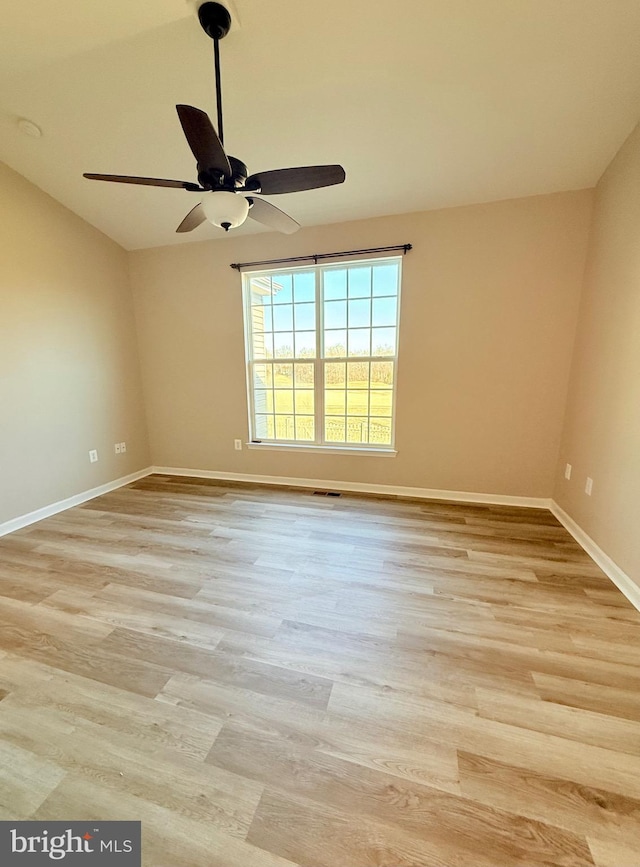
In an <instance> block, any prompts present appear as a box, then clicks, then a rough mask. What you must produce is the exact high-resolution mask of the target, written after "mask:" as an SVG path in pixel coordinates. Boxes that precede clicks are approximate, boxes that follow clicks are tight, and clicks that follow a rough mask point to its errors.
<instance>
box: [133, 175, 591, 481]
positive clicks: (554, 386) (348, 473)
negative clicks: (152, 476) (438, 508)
mask: <svg viewBox="0 0 640 867" xmlns="http://www.w3.org/2000/svg"><path fill="white" fill-rule="evenodd" d="M292 202H293V199H292ZM591 204H592V193H591V192H590V191H580V192H574V193H560V194H554V195H548V196H538V197H533V198H527V199H518V200H513V201H505V202H497V203H493V204H488V205H480V206H473V207H465V208H455V209H450V210H444V211H432V212H427V213H417V214H407V215H403V216H399V217H388V218H384V219H372V220H366V221H361V222H354V223H344V224H340V225H331V226H320V227H314V228H309V229H303V230H302V231H300V232H299V233H297V234H296V235H294V236H282V235H275V234H271V233H269V234H262V235H253V236H245V237H242V236H236V237H235V238H234V237H229V238H228V239H224V240H220V241H203V242H201V243H196V244H189V245H186V246H173V247H165V248H158V249H155V250H144V251H139V252H136V253H132V254H131V255H130V266H131V277H132V284H133V288H134V295H135V303H136V316H137V323H138V335H139V345H140V353H141V361H142V370H143V381H144V388H145V397H146V402H147V412H148V419H149V428H150V436H151V451H152V460H153V463H154V464H155V465H158V466H171V467H185V468H192V469H202V470H217V471H226V472H233V473H249V474H260V475H276V476H287V477H297V478H315V479H333V480H341V481H356V482H368V483H374V484H389V485H400V486H415V487H426V488H438V489H447V490H457V491H474V492H480V493H490V494H507V495H516V496H528V497H549V496H551V493H552V489H553V482H554V474H555V468H556V463H557V456H558V449H559V445H560V434H561V427H562V417H563V411H564V406H565V399H566V390H567V383H568V376H569V368H570V361H571V350H572V345H573V336H574V333H575V324H576V319H577V312H578V307H579V297H580V292H581V285H582V277H583V271H584V261H585V255H586V243H587V235H588V225H589V221H590V214H591ZM208 231H209V232H210V233H213V230H211V229H209V230H208ZM206 232H207V230H206V229H205V230H204V233H206ZM405 242H410V243H412V244H413V245H414V250H413V251H412V252H411V253H409V255H408V256H406V258H405V259H404V279H403V288H402V314H401V329H400V335H401V336H400V361H399V373H398V407H397V441H396V446H397V449H398V456H397V458H382V457H362V456H357V457H350V456H341V455H326V454H316V455H313V454H292V453H291V452H287V453H284V454H282V453H275V452H273V451H265V452H257V451H255V450H247V449H245V450H243V451H242V452H236V451H234V448H233V440H234V438H242V439H243V441H244V440H246V438H247V404H246V386H245V366H244V349H243V322H242V300H241V284H240V277H239V276H238V274H237V272H236V271H233V270H232V269H231V268H230V267H229V264H230V263H231V262H237V261H248V260H256V259H270V258H274V257H277V256H291V255H300V254H305V253H310V252H323V251H324V252H330V251H333V250H344V249H354V248H363V247H372V246H378V245H386V244H397V243H405Z"/></svg>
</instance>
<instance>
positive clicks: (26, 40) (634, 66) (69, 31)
mask: <svg viewBox="0 0 640 867" xmlns="http://www.w3.org/2000/svg"><path fill="white" fill-rule="evenodd" d="M235 6H236V8H237V10H238V12H239V16H240V22H241V27H240V29H236V30H234V31H232V33H230V34H229V36H228V37H227V38H226V39H225V40H224V42H223V43H222V45H221V50H222V74H223V87H224V112H225V114H224V116H225V136H226V145H227V150H228V151H229V152H230V153H231V154H233V155H234V156H237V157H239V158H241V159H242V160H244V162H245V163H247V164H248V166H249V170H250V171H252V172H255V171H259V170H262V169H270V168H280V167H284V166H289V165H293V166H295V165H306V164H313V163H325V162H327V163H333V162H339V163H342V165H344V167H345V169H346V171H347V181H346V183H345V184H343V185H342V186H339V187H333V188H328V189H324V190H317V191H310V192H307V193H295V194H292V195H289V196H278V197H274V198H272V199H271V201H272V202H273V203H274V204H277V205H278V206H279V207H282V208H284V209H285V210H287V211H288V212H289V213H291V215H292V216H293V217H295V218H296V219H297V220H298V221H299V222H300V223H302V224H303V225H314V224H319V223H332V222H340V221H343V220H351V219H358V218H364V217H369V216H380V215H384V214H394V213H402V212H406V211H417V210H424V209H429V208H440V207H447V206H452V205H460V204H467V203H471V202H483V201H492V200H496V199H504V198H513V197H517V196H525V195H533V194H538V193H546V192H552V191H558V190H567V189H579V188H583V187H589V186H593V185H594V184H595V183H596V181H597V180H598V178H599V176H600V175H601V174H602V172H603V170H604V169H605V168H606V166H607V164H608V162H609V161H610V160H611V158H612V157H613V155H614V154H615V152H616V150H617V149H618V147H619V146H620V145H621V143H622V141H623V140H624V138H625V137H626V136H627V134H628V133H629V132H630V130H631V129H632V128H633V126H634V125H635V123H636V122H637V120H638V116H639V115H640V2H638V0H396V2H395V3H390V2H389V0H385V2H382V0H347V2H345V0H342V2H340V0H322V2H319V0H315V2H309V0H236V2H235ZM2 19H3V21H2V29H1V31H0V159H2V160H4V161H5V162H7V163H8V164H9V165H10V166H12V167H13V168H14V169H16V170H17V171H18V172H20V173H21V174H23V175H24V176H25V177H27V178H28V179H29V180H31V181H33V182H34V183H35V184H37V185H38V186H39V187H41V188H42V189H44V190H46V191H47V192H48V193H50V194H51V195H52V196H54V197H55V198H56V199H58V200H59V201H61V202H62V203H63V204H65V205H67V206H68V207H69V208H71V210H73V211H75V212H76V213H77V214H79V215H80V216H82V217H84V218H85V219H86V220H88V221H89V222H90V223H92V224H93V225H94V226H97V227H98V228H99V229H101V230H102V231H103V232H105V233H106V234H107V235H110V236H111V237H112V238H114V239H115V240H116V241H118V242H119V243H120V244H122V246H123V247H126V248H127V249H137V248H141V247H150V246H157V245H162V244H170V243H180V242H185V241H195V240H202V239H204V238H207V237H211V238H215V237H220V236H221V235H222V232H221V230H218V229H215V228H214V227H213V226H210V225H208V224H205V225H203V226H201V227H200V228H199V229H197V230H195V231H194V232H193V233H191V234H189V235H186V236H184V235H181V236H177V235H176V234H175V232H174V230H175V227H176V226H177V225H178V223H179V222H180V220H181V219H182V217H183V216H184V214H185V213H186V212H187V211H188V210H189V208H190V207H192V206H193V204H195V202H196V198H195V194H193V193H187V192H184V191H182V190H167V189H154V188H145V187H129V186H119V185H116V184H101V183H98V182H95V181H88V180H85V179H83V178H82V172H84V171H92V172H107V173H119V174H140V175H154V176H158V177H168V178H179V179H184V180H195V166H194V162H193V158H192V156H191V152H190V150H189V148H188V146H187V144H186V142H185V141H184V139H183V137H182V132H181V129H180V125H179V122H178V119H177V116H176V113H175V108H174V106H175V104H176V103H178V102H186V103H191V104H193V105H196V106H198V107H200V108H204V109H205V110H206V111H208V112H209V113H210V115H211V116H212V118H215V96H214V82H213V71H212V46H211V42H210V40H209V39H208V38H207V37H206V36H205V35H204V33H203V32H202V31H201V29H200V26H199V24H198V23H197V20H196V18H195V16H194V14H193V12H192V9H191V7H190V6H189V5H188V4H187V3H186V2H185V0H153V2H150V0H108V2H105V0H101V2H98V0H56V2H54V3H51V0H29V2H28V3H11V4H4V8H3V11H2ZM19 117H26V118H29V119H30V120H32V121H34V122H35V123H37V124H38V125H40V126H41V128H42V130H43V132H44V135H43V137H42V138H41V139H31V138H28V137H27V136H25V135H24V134H23V133H21V132H20V131H19V130H18V128H17V119H18V118H19ZM236 231H237V232H242V233H247V232H249V231H261V227H259V226H258V224H256V223H252V222H251V221H248V222H247V224H245V226H243V227H242V228H241V229H239V230H236Z"/></svg>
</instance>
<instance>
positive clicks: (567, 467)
mask: <svg viewBox="0 0 640 867" xmlns="http://www.w3.org/2000/svg"><path fill="white" fill-rule="evenodd" d="M564 477H565V479H570V478H571V464H565V468H564Z"/></svg>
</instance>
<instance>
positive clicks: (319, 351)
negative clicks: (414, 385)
mask: <svg viewBox="0 0 640 867" xmlns="http://www.w3.org/2000/svg"><path fill="white" fill-rule="evenodd" d="M381 262H385V263H391V262H392V263H394V264H397V266H398V289H397V295H396V296H395V297H396V299H397V301H396V321H395V323H394V326H395V329H396V347H395V348H396V352H395V355H370V356H362V355H357V356H353V355H352V356H346V357H344V358H343V357H336V356H327V357H325V356H324V345H323V343H324V298H323V281H322V274H323V273H324V272H326V271H329V270H332V269H334V270H340V269H344V268H349V267H354V266H356V267H357V266H363V265H375V264H378V265H379V264H380V263H381ZM301 272H306V273H313V274H314V279H315V305H316V308H315V309H316V319H315V332H316V357H315V358H295V357H294V358H275V356H274V357H272V358H266V359H264V358H259V359H254V358H253V357H252V355H253V334H252V318H251V306H252V305H251V289H250V282H251V280H252V279H255V278H257V277H258V278H259V277H271V276H272V275H274V274H287V273H291V274H294V273H301ZM242 295H243V312H244V342H245V369H246V378H247V405H248V412H249V419H248V422H249V442H248V443H246V445H247V447H248V448H250V449H259V450H275V451H282V450H291V451H300V452H315V453H318V452H327V453H331V454H350V455H352V454H364V455H367V454H368V455H378V456H386V457H395V455H396V454H397V451H396V449H395V441H396V409H397V380H398V356H399V342H400V304H401V296H402V256H384V257H376V258H373V259H356V260H353V259H352V260H350V261H348V262H330V263H327V264H324V265H309V266H305V265H297V266H292V267H289V268H287V267H281V268H269V269H266V270H257V271H243V272H242ZM375 297H376V296H373V295H371V296H370V298H371V301H372V303H373V298H375ZM379 297H392V296H379ZM347 300H348V299H347ZM292 303H293V304H294V306H295V302H294V301H293V299H292ZM347 309H348V308H347ZM347 316H348V313H347ZM394 326H388V327H394ZM373 327H374V326H373V325H371V326H369V328H370V329H371V328H373ZM383 327H386V326H383ZM347 329H348V319H347ZM356 361H360V362H369V363H371V362H376V361H391V362H393V384H392V387H391V391H392V405H391V442H390V443H385V444H380V445H377V444H375V443H348V442H347V443H345V442H332V441H329V442H328V441H326V440H325V439H324V423H325V417H324V366H325V364H326V363H332V362H356ZM264 363H267V364H270V363H273V364H276V363H279V364H294V365H295V364H296V363H298V364H300V363H302V364H313V365H314V389H313V390H314V420H315V425H314V428H315V433H316V438H315V440H313V441H312V440H288V439H275V438H274V439H257V437H256V433H255V417H256V413H255V399H254V382H255V380H254V375H253V365H255V364H264ZM346 390H348V388H347V389H346ZM294 391H295V388H294ZM370 392H371V389H370V388H369V393H370ZM363 418H367V419H369V418H370V415H367V416H363Z"/></svg>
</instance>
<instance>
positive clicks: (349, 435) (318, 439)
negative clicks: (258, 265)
mask: <svg viewBox="0 0 640 867" xmlns="http://www.w3.org/2000/svg"><path fill="white" fill-rule="evenodd" d="M376 266H378V267H380V266H382V268H385V267H386V268H390V267H393V268H394V271H395V273H394V277H395V292H387V293H386V294H380V291H379V288H378V287H377V286H376V275H377V273H379V272H377V268H376ZM382 268H381V270H382ZM355 269H358V270H360V271H362V270H365V269H366V270H368V271H369V277H368V287H369V288H368V292H369V294H368V295H366V296H365V295H363V294H361V290H358V287H356V289H355V290H353V291H350V287H349V283H350V280H351V279H352V278H351V274H352V272H353V271H354V270H355ZM335 271H344V272H345V276H346V286H345V293H346V294H344V295H340V297H339V298H338V297H337V296H331V297H330V298H329V299H328V301H331V300H332V299H333V300H342V301H346V302H347V303H346V308H347V322H346V325H347V328H346V329H334V330H345V331H346V336H347V340H346V341H345V352H346V353H347V355H345V356H327V355H325V328H324V309H325V303H326V302H325V301H324V296H325V293H324V281H325V277H326V275H327V274H330V273H331V272H335ZM285 273H286V272H283V271H278V272H277V273H276V272H268V273H262V274H259V273H252V274H247V275H245V279H246V281H247V282H246V283H245V286H246V287H247V291H246V292H245V298H246V304H247V308H246V310H247V312H246V316H245V326H246V337H247V339H246V344H245V345H246V350H247V356H248V357H247V362H248V365H247V373H248V391H249V412H250V417H249V424H250V430H251V438H252V439H260V440H262V441H266V442H275V443H279V444H283V445H284V444H294V445H295V444H307V445H317V446H324V445H328V446H341V445H342V446H346V447H350V446H353V447H357V446H369V447H374V448H383V449H384V448H392V447H393V445H394V442H395V394H396V380H397V358H398V325H399V317H400V283H401V259H400V258H399V257H398V258H396V257H394V258H389V259H382V258H381V259H375V260H371V261H369V262H367V263H364V262H362V263H358V264H357V265H344V264H338V265H327V266H317V267H315V268H295V269H290V272H289V273H290V275H291V281H290V284H288V285H290V286H291V293H290V300H283V302H282V303H283V304H286V303H291V302H293V324H294V329H295V324H296V322H295V319H296V314H295V307H296V304H304V303H309V304H315V305H316V317H315V318H316V329H315V334H316V358H315V359H311V358H310V357H305V358H300V357H295V356H296V350H295V336H294V335H295V333H296V332H295V330H294V332H293V333H292V332H288V331H286V332H276V331H274V332H273V334H274V335H275V334H276V333H285V334H290V333H291V334H292V336H293V340H292V351H293V352H294V357H288V356H287V357H277V358H276V357H275V347H274V355H273V357H272V358H271V359H255V358H253V357H252V352H253V348H254V344H253V342H252V341H253V329H252V327H251V326H252V324H253V319H252V318H251V313H252V309H253V305H252V303H251V302H252V293H251V291H250V290H251V284H252V280H254V279H256V278H261V279H265V278H266V279H269V281H270V284H269V286H270V291H271V292H272V289H273V282H274V278H275V277H279V276H284V275H285ZM308 274H313V275H314V283H315V300H314V301H313V302H310V301H309V300H308V295H307V297H306V298H305V300H303V299H302V298H301V299H300V301H296V277H298V278H299V277H300V276H301V275H308ZM287 276H288V275H287ZM388 276H389V275H388V274H387V276H386V277H385V280H386V279H387V278H388ZM273 299H274V296H273V295H271V296H270V302H271V306H273ZM384 299H388V300H390V301H391V300H393V301H394V302H395V305H394V306H395V321H394V323H393V324H391V323H389V324H388V325H376V326H374V320H373V310H374V301H383V300H384ZM350 300H351V301H353V300H363V301H365V300H366V301H368V305H369V311H368V316H369V322H370V325H369V327H368V328H364V327H360V326H356V328H355V329H354V328H352V329H351V330H367V331H369V332H370V334H371V344H370V347H369V348H370V351H371V349H372V347H373V333H374V329H375V328H378V329H393V338H394V346H393V349H394V352H393V354H388V355H382V354H380V355H373V354H371V355H368V356H361V355H352V356H349V355H348V352H349V341H348V335H349V326H350V325H351V323H350V320H349V301H350ZM300 333H302V332H300ZM307 333H312V332H307ZM276 362H277V364H278V365H284V364H290V365H294V367H293V370H294V371H295V365H296V364H299V363H303V364H304V363H312V362H313V364H314V373H315V375H314V391H315V399H314V407H315V419H314V422H315V438H314V439H313V440H310V439H309V440H302V439H295V438H294V439H290V438H285V437H283V436H277V431H274V433H275V434H276V435H275V436H273V437H266V438H265V437H264V436H260V437H258V436H257V433H258V431H257V428H258V419H257V414H256V407H255V400H254V392H255V383H254V377H255V374H254V371H255V367H256V366H257V365H264V364H265V363H266V364H269V363H271V364H273V365H274V366H275V364H276ZM336 362H339V363H345V365H346V364H348V363H349V362H352V363H358V362H360V363H366V364H367V365H368V370H369V376H368V378H367V382H368V388H366V389H365V388H361V389H353V388H352V389H351V391H352V392H353V391H361V392H364V393H365V394H366V403H367V406H366V410H367V412H366V415H365V414H362V415H354V416H349V414H348V411H346V412H345V414H344V416H333V415H327V414H325V407H324V401H325V378H324V377H325V369H326V366H327V365H328V364H330V363H336ZM385 362H386V363H389V364H391V365H392V378H391V382H390V383H389V385H388V386H387V387H384V388H381V387H376V386H375V385H374V382H373V378H372V377H373V369H374V368H373V365H374V364H376V363H385ZM345 371H348V367H346V368H345ZM274 376H275V375H274ZM347 377H348V373H346V376H345V389H344V394H345V410H348V407H347V401H348V394H349V390H350V389H349V387H348V386H349V383H348V381H347ZM274 388H275V383H274ZM292 388H293V390H294V395H292V397H293V399H294V410H295V390H296V381H295V374H294V376H293V378H292ZM374 392H377V393H382V392H389V395H390V400H389V404H390V405H389V407H388V413H389V414H388V415H382V414H381V407H380V405H379V404H378V406H377V407H374V406H373V399H372V395H373V393H374ZM274 406H275V404H274ZM374 413H375V414H374ZM277 415H281V416H283V415H284V414H276V415H275V416H274V426H275V425H276V424H277V422H276V416H277ZM287 416H288V417H290V418H292V427H291V429H292V430H293V431H294V434H293V436H294V437H295V436H296V433H295V430H296V427H295V426H296V416H300V417H301V418H302V414H301V413H295V412H294V413H290V414H287ZM305 416H306V417H307V418H310V417H311V416H309V415H308V414H305ZM339 417H342V418H344V436H343V438H341V439H334V438H330V437H329V436H327V431H326V427H327V418H339ZM353 420H355V421H356V422H363V423H364V422H366V428H367V431H366V436H362V437H360V438H357V437H354V436H353V431H351V432H350V431H349V421H352V422H353ZM374 426H375V428H377V429H378V430H387V431H388V432H389V440H388V441H385V442H379V441H378V442H376V441H375V439H376V438H373V441H372V431H373V430H374ZM362 427H363V425H361V430H362Z"/></svg>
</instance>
